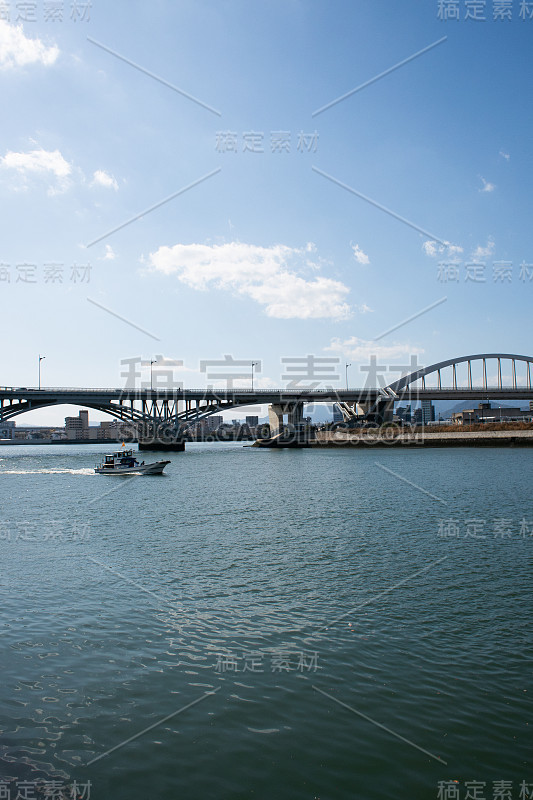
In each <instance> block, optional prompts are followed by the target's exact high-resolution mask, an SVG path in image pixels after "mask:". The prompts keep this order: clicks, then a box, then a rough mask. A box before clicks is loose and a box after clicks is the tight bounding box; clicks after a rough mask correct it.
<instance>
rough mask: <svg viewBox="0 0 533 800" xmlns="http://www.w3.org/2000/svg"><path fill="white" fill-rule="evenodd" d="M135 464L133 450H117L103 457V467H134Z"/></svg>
mask: <svg viewBox="0 0 533 800" xmlns="http://www.w3.org/2000/svg"><path fill="white" fill-rule="evenodd" d="M135 464H136V461H135V458H134V457H133V450H119V452H118V453H113V455H110V456H106V457H105V459H104V467H117V466H120V467H134V466H135Z"/></svg>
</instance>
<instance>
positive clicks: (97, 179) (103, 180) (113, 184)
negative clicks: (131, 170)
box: [91, 169, 118, 192]
mask: <svg viewBox="0 0 533 800" xmlns="http://www.w3.org/2000/svg"><path fill="white" fill-rule="evenodd" d="M91 186H103V187H104V188H105V189H114V190H115V192H117V191H118V183H117V181H116V179H115V178H114V177H113V175H109V173H108V172H105V171H104V170H103V169H97V170H96V172H95V173H94V174H93V180H92V183H91Z"/></svg>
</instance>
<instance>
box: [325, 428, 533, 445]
mask: <svg viewBox="0 0 533 800" xmlns="http://www.w3.org/2000/svg"><path fill="white" fill-rule="evenodd" d="M311 446H312V447H533V430H532V429H527V430H524V429H519V430H491V431H486V430H484V431H479V430H473V431H472V430H468V431H464V432H463V431H442V430H439V431H438V432H436V433H435V432H433V431H431V432H429V431H426V430H422V431H415V432H412V431H409V432H408V433H403V432H401V431H400V432H398V430H397V429H387V428H385V429H381V430H380V429H374V430H372V429H371V430H362V431H357V432H356V431H343V430H336V431H317V434H316V440H315V441H314V442H311Z"/></svg>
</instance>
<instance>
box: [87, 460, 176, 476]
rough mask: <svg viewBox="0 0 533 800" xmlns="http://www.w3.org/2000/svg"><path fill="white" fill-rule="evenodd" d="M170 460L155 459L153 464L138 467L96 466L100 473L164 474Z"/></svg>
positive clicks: (96, 470)
mask: <svg viewBox="0 0 533 800" xmlns="http://www.w3.org/2000/svg"><path fill="white" fill-rule="evenodd" d="M167 464H170V461H155V462H154V463H153V464H139V465H138V466H136V467H120V466H117V467H95V469H94V471H95V472H96V473H98V475H162V474H163V470H164V469H165V467H166V465H167Z"/></svg>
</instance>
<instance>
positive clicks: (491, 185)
mask: <svg viewBox="0 0 533 800" xmlns="http://www.w3.org/2000/svg"><path fill="white" fill-rule="evenodd" d="M479 177H480V178H481V180H482V181H483V188H482V189H480V190H479V191H480V192H493V191H494V189H495V188H496V186H495V184H494V183H489V181H486V180H485V178H484V177H483V176H482V175H480V176H479Z"/></svg>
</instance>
